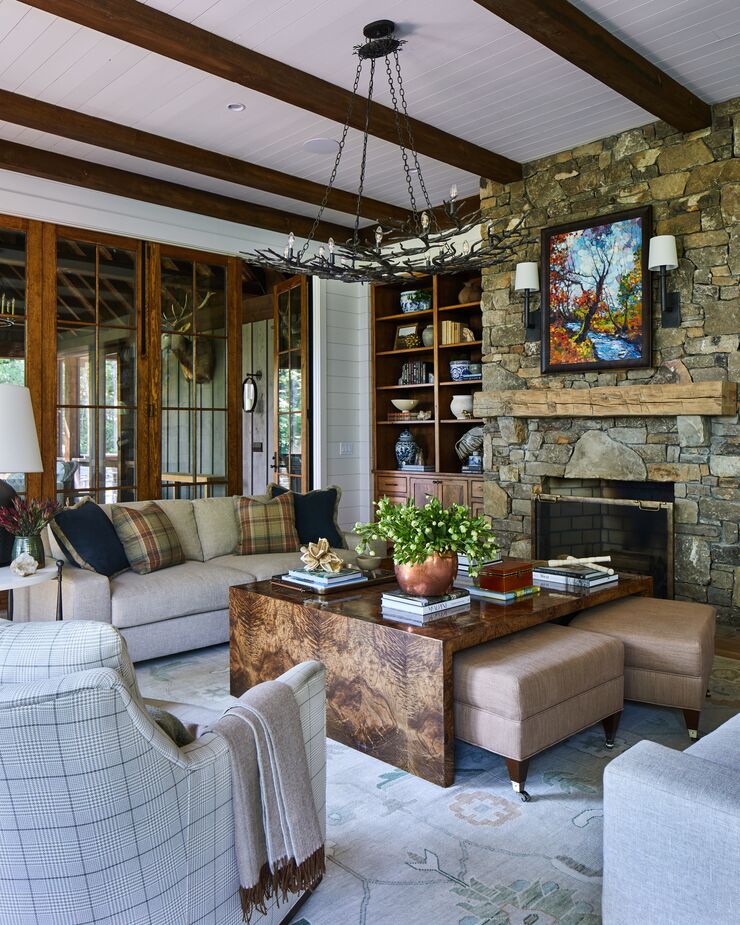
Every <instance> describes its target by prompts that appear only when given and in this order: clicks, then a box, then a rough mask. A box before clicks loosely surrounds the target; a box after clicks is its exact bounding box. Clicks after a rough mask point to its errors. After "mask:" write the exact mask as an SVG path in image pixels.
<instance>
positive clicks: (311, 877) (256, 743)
mask: <svg viewBox="0 0 740 925" xmlns="http://www.w3.org/2000/svg"><path fill="white" fill-rule="evenodd" d="M212 728H213V731H214V732H217V733H218V734H219V735H221V736H222V737H223V738H224V739H225V740H226V742H227V744H228V746H229V751H230V753H231V781H232V785H231V786H232V793H233V802H234V820H235V848H236V858H237V863H238V865H239V883H240V893H241V903H242V911H243V912H244V921H246V922H248V921H249V918H250V915H251V914H252V912H253V911H254V910H255V909H256V910H257V911H258V912H261V913H263V914H265V913H266V911H267V908H266V902H267V900H268V899H270V898H271V897H272V896H275V897H276V898H277V901H278V903H279V902H280V900H281V899H283V900H285V899H287V897H288V894H289V893H299V892H302V891H303V890H307V889H310V888H311V887H314V886H315V885H316V884H317V883H318V881H319V880H320V879H321V877H322V875H323V873H324V864H325V862H324V844H323V838H322V835H321V828H320V826H319V819H318V816H317V813H316V807H315V806H314V801H313V795H312V792H311V778H310V775H309V770H308V761H307V759H306V753H305V750H304V746H303V734H302V731H301V721H300V714H299V711H298V704H297V703H296V699H295V696H294V695H293V691H292V690H291V689H290V687H288V685H287V684H282V683H281V682H280V681H266V682H265V683H264V684H259V685H257V686H256V687H253V688H252V689H251V690H249V691H247V692H246V693H245V694H242V696H241V697H240V698H239V703H238V704H235V705H234V706H233V707H230V708H229V709H228V710H227V711H226V713H224V715H223V716H222V717H221V719H220V720H219V721H218V722H217V723H216V724H215V725H214V726H213V727H212Z"/></svg>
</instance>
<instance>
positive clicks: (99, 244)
mask: <svg viewBox="0 0 740 925" xmlns="http://www.w3.org/2000/svg"><path fill="white" fill-rule="evenodd" d="M56 283H57V459H56V481H57V494H58V496H59V498H60V500H62V501H67V500H76V499H78V498H80V497H82V496H84V495H91V496H92V497H93V498H95V500H96V501H99V502H101V503H110V502H114V501H133V500H135V498H136V412H137V382H136V368H137V316H138V312H137V304H138V298H137V292H138V252H137V249H136V248H135V247H131V248H127V247H118V246H114V245H113V244H111V243H108V242H107V241H106V240H105V239H101V240H100V241H93V240H76V239H72V238H60V239H59V240H58V242H57V271H56Z"/></svg>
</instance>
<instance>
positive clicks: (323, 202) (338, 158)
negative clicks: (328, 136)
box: [298, 58, 362, 259]
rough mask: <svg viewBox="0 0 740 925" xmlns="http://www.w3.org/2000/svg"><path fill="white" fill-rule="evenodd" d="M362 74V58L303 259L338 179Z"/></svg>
mask: <svg viewBox="0 0 740 925" xmlns="http://www.w3.org/2000/svg"><path fill="white" fill-rule="evenodd" d="M361 74H362V58H360V59H359V61H358V64H357V71H356V72H355V82H354V84H353V85H352V97H351V99H350V103H349V108H348V110H347V119H346V120H345V123H344V127H343V129H342V137H341V138H340V139H339V150H338V151H337V156H336V157H335V158H334V167H333V168H332V172H331V176H330V177H329V182H328V184H327V186H326V190H325V191H324V198H323V199H322V200H321V205H320V206H319V211H318V212H317V213H316V218H315V219H314V220H313V225H311V230H310V231H309V233H308V237H307V238H306V240H305V242H304V244H303V247H302V248H301V249H300V251H299V252H298V257H299V259H302V258H303V257H304V256H305V253H306V251H307V250H308V248H309V246H310V244H311V242H312V241H313V240H314V236H315V235H316V230H317V229H318V227H319V224H320V222H321V219H322V217H323V215H324V210H325V209H326V204H327V202H328V201H329V196H330V195H331V191H332V189H333V188H334V182H335V181H336V179H337V171H338V170H339V162H340V161H341V160H342V154H343V153H344V143H345V141H346V140H347V133H348V132H349V122H350V119H351V118H352V110H353V109H354V105H355V99H356V98H357V88H358V87H359V85H360V75H361ZM358 213H359V204H358Z"/></svg>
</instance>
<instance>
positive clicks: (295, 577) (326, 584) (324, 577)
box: [280, 566, 367, 591]
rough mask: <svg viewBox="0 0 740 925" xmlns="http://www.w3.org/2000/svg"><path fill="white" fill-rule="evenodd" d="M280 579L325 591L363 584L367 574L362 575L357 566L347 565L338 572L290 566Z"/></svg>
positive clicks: (314, 589) (302, 586)
mask: <svg viewBox="0 0 740 925" xmlns="http://www.w3.org/2000/svg"><path fill="white" fill-rule="evenodd" d="M280 580H281V581H285V582H287V583H288V584H293V585H296V586H299V587H301V588H309V589H310V590H312V591H327V590H331V589H333V588H343V587H349V586H351V585H361V584H364V583H365V582H366V581H367V576H366V575H363V574H362V572H361V571H360V570H359V569H358V568H352V567H349V566H347V567H345V568H342V569H340V570H339V571H338V572H324V571H314V572H308V571H306V569H298V568H295V569H294V568H292V569H291V570H290V571H289V572H287V573H286V574H285V575H281V576H280Z"/></svg>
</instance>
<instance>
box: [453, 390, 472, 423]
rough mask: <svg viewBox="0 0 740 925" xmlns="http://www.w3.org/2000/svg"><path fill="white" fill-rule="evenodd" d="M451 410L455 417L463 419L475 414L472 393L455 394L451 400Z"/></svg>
mask: <svg viewBox="0 0 740 925" xmlns="http://www.w3.org/2000/svg"><path fill="white" fill-rule="evenodd" d="M450 411H451V412H452V413H453V414H454V415H455V417H456V418H457V419H458V420H459V421H462V420H464V419H465V418H472V416H473V396H472V395H453V396H452V401H451V402H450Z"/></svg>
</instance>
